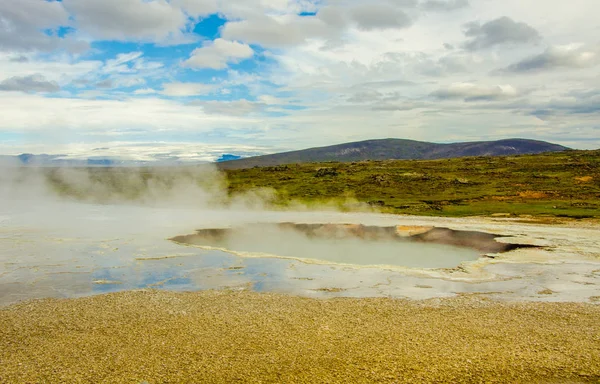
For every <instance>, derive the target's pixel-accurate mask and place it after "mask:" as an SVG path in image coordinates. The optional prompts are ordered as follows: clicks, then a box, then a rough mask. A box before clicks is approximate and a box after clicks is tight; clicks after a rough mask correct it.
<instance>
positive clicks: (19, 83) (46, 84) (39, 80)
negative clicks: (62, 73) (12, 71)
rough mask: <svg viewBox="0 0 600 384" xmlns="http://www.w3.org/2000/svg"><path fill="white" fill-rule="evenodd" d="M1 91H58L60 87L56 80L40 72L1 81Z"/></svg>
mask: <svg viewBox="0 0 600 384" xmlns="http://www.w3.org/2000/svg"><path fill="white" fill-rule="evenodd" d="M0 91H18V92H58V91H60V87H59V86H58V84H57V83H56V82H55V81H48V80H46V78H45V77H44V76H42V75H40V74H35V75H31V76H24V77H11V78H8V79H6V80H4V81H1V82H0Z"/></svg>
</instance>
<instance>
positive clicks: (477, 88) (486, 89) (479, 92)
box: [432, 83, 519, 101]
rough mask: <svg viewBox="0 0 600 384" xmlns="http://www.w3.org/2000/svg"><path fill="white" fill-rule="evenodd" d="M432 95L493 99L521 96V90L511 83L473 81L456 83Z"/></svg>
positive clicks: (475, 99)
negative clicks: (491, 84)
mask: <svg viewBox="0 0 600 384" xmlns="http://www.w3.org/2000/svg"><path fill="white" fill-rule="evenodd" d="M432 96H434V97H436V98H437V99H440V100H446V99H463V100H464V101H493V100H502V99H509V98H514V97H517V96H519V92H518V91H517V90H516V89H515V88H514V87H513V86H511V85H496V86H487V85H478V84H473V83H454V84H451V85H450V86H448V87H444V88H441V89H438V90H437V91H435V92H433V93H432Z"/></svg>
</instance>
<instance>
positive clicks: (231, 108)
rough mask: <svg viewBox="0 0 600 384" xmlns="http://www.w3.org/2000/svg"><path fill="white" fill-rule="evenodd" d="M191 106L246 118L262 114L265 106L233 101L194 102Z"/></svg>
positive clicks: (246, 101)
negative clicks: (255, 113) (252, 114)
mask: <svg viewBox="0 0 600 384" xmlns="http://www.w3.org/2000/svg"><path fill="white" fill-rule="evenodd" d="M190 104H191V105H197V106H201V107H202V109H203V110H204V112H206V113H209V114H218V115H225V116H245V115H249V114H251V113H254V112H260V111H261V110H262V109H263V108H264V107H265V104H263V103H256V102H252V101H248V100H245V99H242V100H233V101H194V102H192V103H190Z"/></svg>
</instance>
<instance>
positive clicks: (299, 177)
mask: <svg viewBox="0 0 600 384" xmlns="http://www.w3.org/2000/svg"><path fill="white" fill-rule="evenodd" d="M227 178H228V181H229V192H230V194H234V195H235V194H238V193H243V192H247V191H249V190H251V189H254V188H272V189H274V190H275V191H276V195H275V200H274V202H275V204H277V205H281V206H285V205H287V204H289V203H290V202H292V201H296V202H301V203H304V204H307V205H309V206H311V205H317V204H320V203H330V202H332V201H335V202H336V203H337V204H338V205H339V206H340V207H342V208H345V209H354V208H358V207H359V204H352V203H350V204H349V203H348V201H352V200H355V201H356V202H359V203H363V204H364V203H366V204H368V205H371V206H373V207H376V208H377V209H379V210H381V211H383V212H389V213H404V214H418V215H435V216H470V215H492V214H507V215H534V216H540V215H549V216H555V217H575V218H584V217H600V151H565V152H557V153H547V154H541V155H523V156H512V157H469V158H455V159H444V160H423V161H411V160H388V161H362V162H353V163H337V162H328V163H311V164H294V165H287V166H276V167H263V168H250V169H239V170H229V171H227Z"/></svg>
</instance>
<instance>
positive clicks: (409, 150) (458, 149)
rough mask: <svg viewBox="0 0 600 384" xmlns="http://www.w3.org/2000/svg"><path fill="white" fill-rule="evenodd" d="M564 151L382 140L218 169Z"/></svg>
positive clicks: (536, 145) (536, 144)
mask: <svg viewBox="0 0 600 384" xmlns="http://www.w3.org/2000/svg"><path fill="white" fill-rule="evenodd" d="M567 149H569V148H567V147H563V146H562V145H557V144H552V143H547V142H545V141H536V140H527V139H506V140H497V141H476V142H466V143H452V144H436V143H428V142H423V141H414V140H404V139H381V140H366V141H359V142H354V143H345V144H339V145H331V146H328V147H319V148H310V149H304V150H300V151H292V152H284V153H276V154H273V155H264V156H256V157H249V158H245V159H240V160H232V161H225V162H221V163H219V165H218V166H219V168H222V169H239V168H251V167H255V166H259V167H264V166H275V165H282V164H294V163H309V162H324V161H340V162H349V161H362V160H389V159H398V160H432V159H446V158H453V157H465V156H505V155H523V154H535V153H542V152H558V151H564V150H567Z"/></svg>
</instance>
